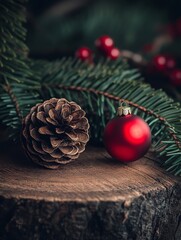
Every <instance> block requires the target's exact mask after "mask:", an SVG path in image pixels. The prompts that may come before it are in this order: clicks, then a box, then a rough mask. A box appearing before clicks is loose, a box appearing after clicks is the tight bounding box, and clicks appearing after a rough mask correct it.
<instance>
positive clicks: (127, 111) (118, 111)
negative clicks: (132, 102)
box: [117, 102, 131, 116]
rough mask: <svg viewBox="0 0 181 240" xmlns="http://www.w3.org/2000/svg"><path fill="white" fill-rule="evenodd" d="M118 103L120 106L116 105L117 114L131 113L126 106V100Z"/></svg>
mask: <svg viewBox="0 0 181 240" xmlns="http://www.w3.org/2000/svg"><path fill="white" fill-rule="evenodd" d="M123 103H124V104H125V106H123ZM120 104H121V106H120V107H118V110H117V115H118V116H126V115H128V114H131V108H130V107H129V106H128V104H127V103H126V102H121V103H120Z"/></svg>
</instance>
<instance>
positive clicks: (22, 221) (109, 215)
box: [0, 147, 181, 240]
mask: <svg viewBox="0 0 181 240" xmlns="http://www.w3.org/2000/svg"><path fill="white" fill-rule="evenodd" d="M17 152H18V151H16V153H13V156H10V154H9V155H8V154H7V153H5V154H1V157H0V239H2V240H7V239H10V240H16V239H17V240H20V239H21V240H24V239H28V240H29V239H30V240H39V239H40V240H56V239H60V240H64V239H68V240H69V239H71V240H81V239H86V240H98V239H99V240H100V239H101V240H108V239H109V240H112V239H113V240H114V239H121V240H122V239H123V240H132V239H135V240H147V239H148V240H155V239H163V240H172V239H173V240H180V239H181V182H180V179H179V178H176V177H173V176H172V175H170V174H168V173H166V172H165V171H164V170H163V169H162V168H160V167H159V166H158V163H157V162H156V161H154V160H152V159H151V157H150V155H146V156H145V157H144V158H142V159H140V160H138V161H136V162H133V163H130V164H121V163H119V162H116V161H113V160H112V159H111V157H109V156H108V154H107V153H106V151H105V150H104V149H102V148H94V147H89V148H88V149H87V150H86V152H84V153H83V154H82V155H81V156H80V158H79V159H78V160H77V161H75V162H73V163H71V164H69V165H66V166H63V167H60V169H58V170H48V169H43V168H40V167H38V166H36V165H34V164H33V163H31V162H29V161H28V160H27V159H26V158H25V157H24V158H22V157H21V156H18V153H17Z"/></svg>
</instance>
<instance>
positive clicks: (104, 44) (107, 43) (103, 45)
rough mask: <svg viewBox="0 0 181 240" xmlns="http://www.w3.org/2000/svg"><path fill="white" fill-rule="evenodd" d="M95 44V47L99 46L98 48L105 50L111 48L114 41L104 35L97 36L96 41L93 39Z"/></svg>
mask: <svg viewBox="0 0 181 240" xmlns="http://www.w3.org/2000/svg"><path fill="white" fill-rule="evenodd" d="M95 45H96V47H97V48H99V50H101V51H104V52H105V51H107V50H108V49H111V48H113V47H114V41H113V39H112V38H111V37H109V36H107V35H104V36H101V37H99V38H98V39H97V40H96V41H95Z"/></svg>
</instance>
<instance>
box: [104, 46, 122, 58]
mask: <svg viewBox="0 0 181 240" xmlns="http://www.w3.org/2000/svg"><path fill="white" fill-rule="evenodd" d="M106 56H107V58H110V59H112V60H116V59H118V58H119V57H120V50H119V49H118V48H115V47H114V48H112V49H110V50H108V51H107V52H106Z"/></svg>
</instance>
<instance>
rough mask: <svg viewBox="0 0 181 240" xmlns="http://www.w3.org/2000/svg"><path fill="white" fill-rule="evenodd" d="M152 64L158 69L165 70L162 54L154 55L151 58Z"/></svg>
mask: <svg viewBox="0 0 181 240" xmlns="http://www.w3.org/2000/svg"><path fill="white" fill-rule="evenodd" d="M153 65H154V67H155V68H156V69H157V70H159V71H162V70H165V66H166V57H165V56H164V55H157V56H155V57H154V58H153Z"/></svg>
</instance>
